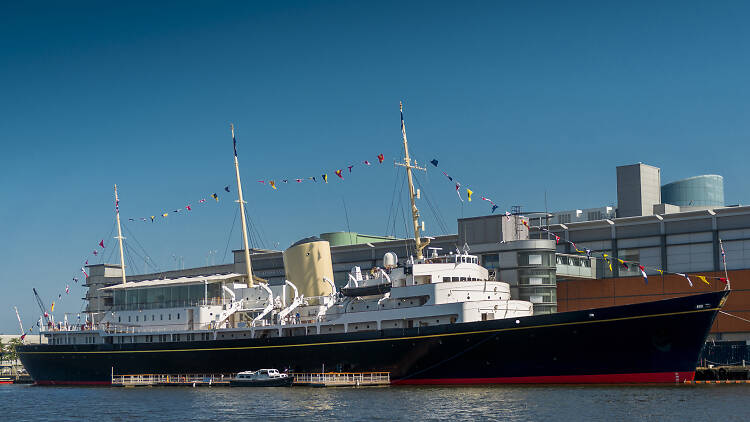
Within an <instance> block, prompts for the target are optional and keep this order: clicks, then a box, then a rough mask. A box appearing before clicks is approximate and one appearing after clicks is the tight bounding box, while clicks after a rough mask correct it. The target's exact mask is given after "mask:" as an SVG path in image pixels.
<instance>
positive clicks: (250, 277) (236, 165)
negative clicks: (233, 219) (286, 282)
mask: <svg viewBox="0 0 750 422" xmlns="http://www.w3.org/2000/svg"><path fill="white" fill-rule="evenodd" d="M230 127H231V128H232V144H233V145H234V171H235V173H236V174H237V196H238V199H237V202H239V203H240V214H242V215H241V217H242V241H243V242H244V244H245V271H247V286H248V287H253V268H252V265H251V264H250V247H249V246H248V244H247V223H246V222H245V201H244V200H243V199H242V182H241V181H240V165H239V163H238V161H237V140H236V139H235V138H234V124H230Z"/></svg>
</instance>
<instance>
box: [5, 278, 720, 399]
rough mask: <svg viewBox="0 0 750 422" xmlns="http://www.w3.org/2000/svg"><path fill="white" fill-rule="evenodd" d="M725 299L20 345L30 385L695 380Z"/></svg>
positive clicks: (692, 298)
mask: <svg viewBox="0 0 750 422" xmlns="http://www.w3.org/2000/svg"><path fill="white" fill-rule="evenodd" d="M727 294H728V292H714V293H706V294H698V295H692V296H686V297H680V298H675V299H668V300H661V301H654V302H647V303H641V304H635V305H625V306H617V307H610V308H598V309H593V310H587V311H574V312H563V313H557V314H550V315H538V316H531V317H523V318H517V319H513V318H511V319H502V320H493V321H482V322H474V323H458V324H445V325H435V326H427V327H418V328H409V329H401V328H398V329H388V328H387V327H385V329H383V330H377V331H367V332H356V333H346V334H320V335H307V336H295V337H273V338H256V339H250V338H240V339H232V338H228V337H229V336H230V335H232V334H231V333H230V332H221V331H219V334H218V336H219V338H218V339H216V340H209V341H190V342H168V343H136V344H132V343H131V344H127V343H126V344H96V345H26V346H21V347H19V348H18V351H19V356H20V359H21V361H22V363H23V364H24V366H25V367H26V369H27V371H28V372H29V374H31V376H32V377H33V379H34V380H35V382H36V383H37V384H90V385H93V384H104V385H107V384H110V382H111V376H112V374H113V373H114V374H159V373H160V374H175V373H235V372H241V371H245V370H248V369H253V368H261V367H263V368H279V369H288V370H289V371H296V372H320V371H321V370H327V371H345V372H368V371H378V372H381V371H382V372H390V374H391V380H392V382H393V383H394V384H528V383H599V384H601V383H605V384H607V383H675V382H678V383H679V382H684V381H686V380H692V379H693V376H694V371H695V367H696V363H697V361H698V358H699V354H700V351H701V348H702V347H703V343H704V342H705V339H706V337H707V335H708V332H709V330H710V328H711V325H712V324H713V321H714V319H715V317H716V315H717V313H718V311H719V309H720V307H721V305H723V303H724V300H725V298H726V295H727ZM235 334H236V333H235ZM222 335H224V336H225V338H221V336H222Z"/></svg>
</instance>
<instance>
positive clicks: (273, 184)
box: [268, 180, 276, 189]
mask: <svg viewBox="0 0 750 422" xmlns="http://www.w3.org/2000/svg"><path fill="white" fill-rule="evenodd" d="M268 184H269V185H271V187H272V188H274V189H276V182H274V181H273V180H271V181H270V182H268Z"/></svg>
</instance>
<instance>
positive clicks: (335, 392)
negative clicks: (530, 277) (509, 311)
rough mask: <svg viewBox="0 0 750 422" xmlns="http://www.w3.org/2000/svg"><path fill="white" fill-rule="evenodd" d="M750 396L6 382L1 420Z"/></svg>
mask: <svg viewBox="0 0 750 422" xmlns="http://www.w3.org/2000/svg"><path fill="white" fill-rule="evenodd" d="M748 397H750V385H748V384H744V385H674V386H640V385H639V386H481V387H369V388H307V387H294V388H229V387H210V388H209V387H205V388H190V387H154V388H150V387H138V388H101V387H100V388H94V387H91V388H88V387H36V386H30V385H0V420H3V421H39V420H45V421H74V420H75V421H82V420H95V421H97V422H108V421H134V420H147V421H180V420H194V421H217V422H218V421H221V422H224V421H239V420H243V421H247V420H279V419H286V420H303V419H304V420H331V421H358V420H362V421H377V420H410V421H417V420H420V421H421V420H453V421H455V420H504V421H558V420H560V421H568V420H594V421H627V420H633V421H636V420H637V421H642V420H652V421H686V420H702V421H705V420H721V421H747V420H750V407H749V406H748V404H747V403H748V402H747V400H748Z"/></svg>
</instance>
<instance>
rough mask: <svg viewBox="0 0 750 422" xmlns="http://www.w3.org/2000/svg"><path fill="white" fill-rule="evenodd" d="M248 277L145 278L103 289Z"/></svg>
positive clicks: (242, 275) (239, 275)
mask: <svg viewBox="0 0 750 422" xmlns="http://www.w3.org/2000/svg"><path fill="white" fill-rule="evenodd" d="M243 277H246V276H245V275H244V274H238V273H229V274H214V275H200V276H195V277H179V278H161V279H157V280H143V281H128V282H126V283H120V284H116V285H114V286H109V287H104V288H102V289H101V290H122V289H132V288H143V287H161V286H170V285H175V284H203V283H204V282H208V283H215V282H219V281H224V280H231V279H237V280H238V281H239V280H241V279H242V278H243Z"/></svg>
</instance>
